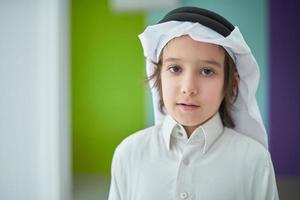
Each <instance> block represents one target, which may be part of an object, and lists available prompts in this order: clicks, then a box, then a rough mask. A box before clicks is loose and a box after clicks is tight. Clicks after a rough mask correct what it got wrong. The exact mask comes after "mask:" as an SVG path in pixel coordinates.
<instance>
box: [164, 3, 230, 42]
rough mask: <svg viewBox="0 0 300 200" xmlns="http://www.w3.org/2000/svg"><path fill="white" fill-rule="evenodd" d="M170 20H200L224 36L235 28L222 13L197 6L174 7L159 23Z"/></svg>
mask: <svg viewBox="0 0 300 200" xmlns="http://www.w3.org/2000/svg"><path fill="white" fill-rule="evenodd" d="M168 21H189V22H198V23H200V24H202V25H204V26H206V27H208V28H210V29H212V30H214V31H216V32H217V33H219V34H221V35H223V36H224V37H227V36H228V35H229V34H230V33H231V31H233V29H234V26H233V25H232V24H231V23H230V22H229V21H227V20H226V19H225V18H224V17H222V16H221V15H219V14H217V13H215V12H212V11H210V10H206V9H203V8H197V7H181V8H177V9H174V10H172V11H170V12H169V13H168V14H167V15H166V16H165V17H164V18H163V19H162V20H160V21H159V22H158V23H163V22H168Z"/></svg>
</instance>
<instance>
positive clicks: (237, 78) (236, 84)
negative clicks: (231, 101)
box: [233, 71, 240, 96]
mask: <svg viewBox="0 0 300 200" xmlns="http://www.w3.org/2000/svg"><path fill="white" fill-rule="evenodd" d="M239 85H240V75H239V73H238V72H237V71H236V72H234V84H233V94H234V96H236V95H237V94H238V89H239Z"/></svg>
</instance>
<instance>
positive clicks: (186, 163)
mask: <svg viewBox="0 0 300 200" xmlns="http://www.w3.org/2000/svg"><path fill="white" fill-rule="evenodd" d="M182 162H183V164H185V165H188V164H190V162H189V160H188V159H184V160H183V161H182Z"/></svg>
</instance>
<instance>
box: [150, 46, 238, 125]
mask: <svg viewBox="0 0 300 200" xmlns="http://www.w3.org/2000/svg"><path fill="white" fill-rule="evenodd" d="M221 48H223V47H221ZM223 49H224V48H223ZM224 52H225V58H224V86H223V92H224V99H223V100H222V102H221V105H220V108H219V113H220V116H221V119H222V122H223V125H224V126H226V127H228V128H234V127H235V124H234V121H233V119H232V117H231V115H230V112H229V111H230V110H231V109H233V108H232V106H233V103H234V102H235V100H236V99H237V96H238V84H237V83H236V81H235V73H236V72H237V70H236V66H235V63H234V62H233V60H232V58H231V56H230V55H229V54H228V52H227V51H226V50H225V49H224ZM162 54H163V50H162V53H161V54H160V57H159V61H158V63H153V64H154V65H155V66H156V68H155V69H154V73H153V74H152V75H151V76H149V77H148V79H147V80H148V81H150V80H154V84H153V87H154V88H156V89H157V91H158V93H159V111H160V112H161V113H163V114H165V111H164V101H163V98H162V87H161V68H162Z"/></svg>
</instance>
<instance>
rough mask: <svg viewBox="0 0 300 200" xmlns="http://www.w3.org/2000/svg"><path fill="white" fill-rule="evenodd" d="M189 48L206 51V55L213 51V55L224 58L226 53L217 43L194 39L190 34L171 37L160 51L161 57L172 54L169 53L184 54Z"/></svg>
mask: <svg viewBox="0 0 300 200" xmlns="http://www.w3.org/2000/svg"><path fill="white" fill-rule="evenodd" d="M187 48H192V49H193V50H195V51H197V50H201V51H202V52H203V51H204V54H205V55H209V53H208V52H211V54H210V55H211V56H212V57H219V56H221V58H223V56H224V54H225V49H224V48H223V47H222V46H220V45H217V44H213V43H206V42H201V41H196V40H193V39H192V38H191V37H190V36H188V35H183V36H180V37H175V38H173V39H171V40H170V41H169V42H168V43H167V44H166V45H165V47H164V48H163V49H162V51H161V53H160V58H163V57H165V56H166V54H167V55H168V56H170V55H169V54H184V53H187V52H188V51H189V49H187Z"/></svg>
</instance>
